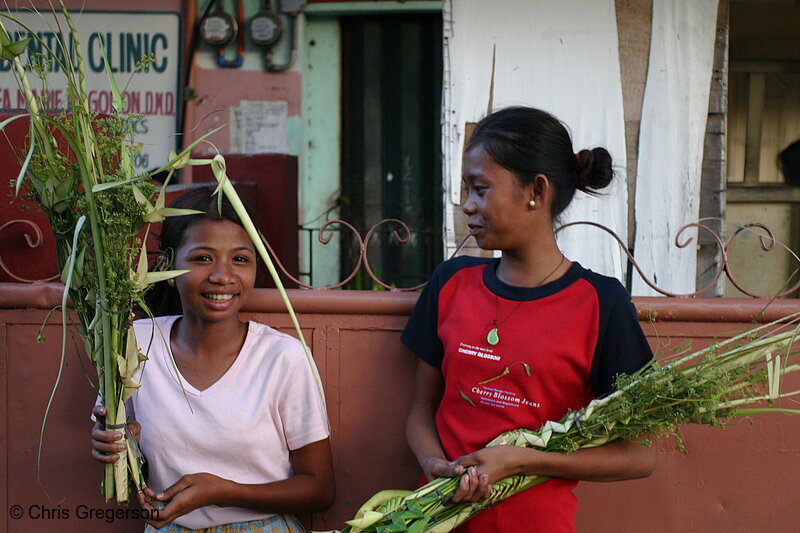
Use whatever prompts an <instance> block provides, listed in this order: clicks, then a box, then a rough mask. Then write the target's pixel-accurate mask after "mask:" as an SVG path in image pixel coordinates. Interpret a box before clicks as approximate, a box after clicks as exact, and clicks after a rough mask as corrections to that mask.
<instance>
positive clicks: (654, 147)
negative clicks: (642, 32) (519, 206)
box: [632, 0, 717, 296]
mask: <svg viewBox="0 0 800 533" xmlns="http://www.w3.org/2000/svg"><path fill="white" fill-rule="evenodd" d="M716 27H717V0H692V1H690V2H687V1H686V0H655V1H654V2H653V29H652V37H651V44H650V63H649V67H648V72H647V83H646V86H645V92H644V102H643V108H642V122H641V127H640V138H639V165H638V169H637V172H636V239H635V241H636V242H635V257H636V260H637V262H638V263H639V265H640V266H641V267H642V269H643V270H644V273H645V275H646V276H647V277H648V278H649V279H650V280H651V281H653V282H654V283H655V284H656V285H657V286H659V287H660V288H662V289H665V290H668V291H670V292H675V293H682V294H687V293H691V292H694V290H695V276H696V273H695V271H696V268H697V248H696V243H697V240H696V239H697V232H696V231H695V230H691V231H688V232H685V233H684V234H683V235H682V239H681V240H686V239H687V238H689V237H692V238H694V239H695V240H694V241H692V244H691V245H690V246H687V247H686V248H678V247H676V246H675V244H674V242H675V237H676V235H677V233H678V231H680V229H681V228H682V227H683V226H685V225H686V224H690V223H692V222H697V220H698V217H699V204H700V174H701V170H702V162H703V142H704V136H705V129H706V120H707V116H708V95H709V89H710V85H711V76H712V69H713V61H714V39H715V34H716ZM632 292H633V294H634V295H636V296H651V295H656V294H657V293H656V292H655V291H653V290H652V289H651V288H650V287H648V286H647V285H646V284H645V283H644V282H643V281H642V280H641V278H640V277H639V276H638V275H637V274H635V275H634V283H633V291H632Z"/></svg>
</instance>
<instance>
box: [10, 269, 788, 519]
mask: <svg viewBox="0 0 800 533" xmlns="http://www.w3.org/2000/svg"><path fill="white" fill-rule="evenodd" d="M290 297H291V298H292V301H293V302H294V306H295V309H296V310H297V312H298V316H299V320H300V323H301V326H302V328H303V332H304V335H305V337H306V339H307V340H308V342H309V344H310V345H311V348H312V350H313V352H314V356H315V360H316V362H317V365H318V367H319V370H320V374H321V377H322V379H323V382H324V386H325V392H326V395H327V401H328V407H329V414H330V420H331V427H332V432H333V433H332V434H333V452H334V466H335V469H336V476H337V486H338V493H337V498H336V502H335V504H334V506H333V508H332V509H331V510H330V511H328V512H326V513H323V514H319V515H314V516H312V517H304V521H305V522H306V523H307V524H309V525H310V526H311V527H312V528H313V529H315V530H329V529H333V528H340V527H342V525H343V522H344V520H347V519H349V518H351V517H352V515H353V514H354V512H355V511H356V509H358V507H359V506H360V505H361V504H362V503H363V502H364V501H365V500H366V499H367V498H368V497H369V496H371V495H372V494H373V493H374V492H376V491H378V490H381V489H386V488H413V487H414V486H415V483H416V482H417V481H418V479H419V475H420V474H419V470H418V467H417V465H416V464H415V461H414V459H413V457H412V455H411V453H410V451H409V450H408V448H407V446H406V444H405V439H404V436H403V424H404V420H405V416H406V412H407V409H408V404H409V400H410V397H411V384H412V379H413V368H414V365H415V358H414V357H413V356H412V355H410V354H409V353H408V352H406V351H405V349H404V348H403V347H402V346H401V344H400V342H399V338H398V337H399V334H400V331H401V330H402V328H403V327H404V325H405V322H406V317H407V314H408V313H409V312H410V310H411V308H412V306H413V304H414V301H415V299H416V297H417V294H416V293H388V292H383V293H374V292H342V291H329V292H319V291H290ZM59 301H60V287H59V286H58V285H55V284H34V285H23V284H10V283H8V284H0V383H2V384H3V385H2V389H0V391H1V392H0V428H1V429H0V531H8V532H9V533H17V532H23V531H26V532H27V531H45V530H53V531H78V530H80V531H85V532H93V531H98V532H99V531H107V530H109V529H113V530H115V531H121V532H127V531H130V532H134V531H141V527H142V524H141V522H138V521H135V520H120V521H117V522H115V523H114V525H113V526H110V525H109V524H108V523H106V522H104V521H103V520H101V519H96V518H95V519H80V518H78V517H77V516H76V515H77V511H78V507H79V506H81V505H83V506H85V507H88V508H104V507H105V506H104V505H103V502H102V501H101V499H100V496H99V494H98V483H99V481H100V476H101V467H100V465H99V464H97V463H95V462H94V460H93V459H92V458H91V457H90V454H89V448H90V447H89V436H88V435H89V430H90V427H91V422H90V420H89V418H88V413H89V411H90V408H91V405H92V404H93V402H94V397H95V395H94V392H93V391H92V390H91V388H90V387H89V385H88V383H87V381H86V378H85V377H84V371H83V370H82V369H81V366H80V365H79V364H78V361H77V360H76V357H75V352H74V350H73V348H72V344H71V343H70V344H69V346H68V350H67V356H66V359H65V367H64V374H63V376H62V378H61V383H60V385H59V387H58V390H57V393H56V396H55V398H54V403H53V409H52V411H51V413H50V416H49V419H48V424H47V426H46V429H45V433H44V443H43V448H42V460H41V468H40V470H39V471H38V472H37V447H38V443H39V432H40V428H41V422H42V416H43V413H44V409H45V406H46V404H47V400H48V397H49V395H50V391H51V390H52V388H53V383H54V382H55V379H56V374H57V372H58V366H59V339H60V331H61V329H60V324H59V321H60V315H59V313H55V314H54V315H53V317H52V320H51V323H50V325H49V326H47V327H46V328H45V334H46V335H47V342H46V343H45V344H44V345H40V344H37V343H36V337H37V333H38V330H39V327H40V325H41V322H42V320H43V318H44V316H45V314H46V310H47V309H49V308H50V307H52V306H53V305H55V304H56V303H57V302H59ZM635 303H636V304H637V306H638V307H639V311H640V317H641V320H642V324H643V327H644V329H645V332H646V334H647V335H648V337H649V339H650V342H651V344H652V345H653V347H654V348H655V350H656V351H657V353H658V354H660V355H662V356H663V355H666V354H668V353H669V352H670V351H671V350H673V349H676V348H679V347H681V346H685V344H684V343H686V342H689V343H691V346H692V347H693V348H700V347H702V346H704V345H706V344H707V343H709V342H711V341H712V340H713V339H714V338H716V337H718V336H724V335H728V334H730V333H732V332H736V331H741V330H743V329H745V328H747V327H748V325H749V324H750V323H751V321H752V320H753V319H754V317H756V316H757V315H759V311H760V310H761V308H762V307H763V306H764V302H762V301H759V300H686V299H664V298H646V299H636V300H635ZM796 311H800V306H798V304H797V303H796V301H788V300H786V301H778V302H775V303H774V304H773V305H771V306H770V307H769V308H768V310H767V313H766V314H763V315H760V316H759V319H760V320H769V319H772V318H775V317H777V316H785V315H787V314H789V313H790V312H796ZM244 314H245V316H247V317H248V318H252V319H255V320H258V321H261V322H264V323H267V324H270V325H272V326H274V327H277V328H279V329H281V330H284V331H287V332H289V333H291V332H292V327H291V324H290V322H289V320H288V317H287V316H286V314H285V312H284V309H283V304H282V303H281V301H280V299H279V297H278V295H277V293H276V291H274V290H268V289H257V290H255V291H254V293H253V295H252V297H251V299H250V300H249V302H248V305H247V307H246V309H245V312H244ZM89 372H90V374H91V373H92V372H93V370H91V369H90V371H89ZM785 386H786V388H787V390H788V389H792V388H794V389H797V388H800V383H798V380H797V379H795V380H790V381H789V382H787V383H786V384H785ZM685 437H686V444H687V448H688V452H687V453H685V454H684V453H680V452H678V451H676V450H675V443H674V442H673V441H671V440H667V441H664V442H660V443H659V444H658V449H659V461H660V465H659V468H658V470H657V472H656V473H655V474H654V475H653V476H652V477H651V478H649V479H645V480H639V481H628V482H622V483H603V484H600V483H582V484H581V485H580V486H579V487H578V489H577V491H578V496H579V499H580V502H581V506H580V510H579V514H578V519H577V523H578V530H579V531H592V532H594V533H606V532H608V533H611V532H618V531H647V532H649V533H675V532H676V531H725V532H728V533H736V532H741V533H744V532H748V533H749V532H752V531H775V532H778V531H780V532H783V531H793V530H795V529H796V517H797V513H798V511H800V504H798V500H797V497H796V491H795V484H796V473H795V471H796V467H797V456H798V445H797V443H798V442H800V420H798V419H796V418H789V417H786V416H774V415H764V416H760V417H757V418H755V419H754V420H753V421H752V423H751V422H750V421H743V422H740V423H738V424H735V425H733V426H731V427H729V428H727V429H726V430H725V431H722V430H720V429H718V428H703V427H690V428H686V430H685ZM15 505H20V506H22V508H23V511H24V512H25V517H24V518H23V519H20V520H14V519H12V518H11V517H10V514H9V513H10V512H11V509H12V507H13V506H15ZM32 506H33V508H32ZM109 508H112V509H113V508H114V506H110V507H109ZM43 509H49V510H50V511H49V512H50V519H49V520H44V519H41V518H40V519H38V520H34V519H32V518H30V515H29V514H28V513H29V511H33V512H39V513H40V514H39V515H36V516H41V510H43ZM122 509H124V508H122ZM64 513H67V514H69V515H70V516H69V517H66V516H64Z"/></svg>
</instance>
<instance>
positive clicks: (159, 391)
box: [132, 316, 329, 529]
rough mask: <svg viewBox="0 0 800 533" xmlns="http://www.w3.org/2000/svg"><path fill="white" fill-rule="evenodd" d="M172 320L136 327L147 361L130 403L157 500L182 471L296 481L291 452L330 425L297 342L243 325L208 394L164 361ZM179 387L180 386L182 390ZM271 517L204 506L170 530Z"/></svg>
mask: <svg viewBox="0 0 800 533" xmlns="http://www.w3.org/2000/svg"><path fill="white" fill-rule="evenodd" d="M177 318H179V317H176V316H168V317H158V318H157V319H156V322H155V324H154V323H153V321H151V320H150V319H145V320H138V321H136V322H135V323H134V331H135V332H136V340H137V344H138V345H139V348H140V349H141V351H142V353H145V354H147V356H148V361H146V362H145V363H143V365H142V368H141V369H140V376H139V378H140V382H141V384H142V386H141V388H140V389H139V390H138V391H137V392H136V394H135V395H134V396H133V398H132V401H133V407H134V410H135V416H136V420H137V421H138V422H140V423H141V425H142V435H141V441H140V445H141V449H142V453H144V455H145V457H146V459H147V462H148V464H149V478H148V484H149V486H150V487H151V488H152V489H153V491H155V492H156V493H158V492H161V491H162V490H164V489H166V488H167V487H169V486H170V485H172V484H174V483H175V482H176V481H178V479H180V477H181V476H183V475H184V474H194V473H198V472H209V473H211V474H215V475H217V476H220V477H222V478H225V479H230V480H233V481H236V482H238V483H244V484H249V483H267V482H271V481H279V480H282V479H286V478H288V477H290V476H291V475H293V470H292V464H291V461H290V457H289V450H296V449H298V448H302V447H303V446H305V445H307V444H310V443H312V442H317V441H320V440H323V439H325V438H327V437H328V435H329V431H328V424H327V419H326V416H325V413H324V411H323V408H322V402H321V400H320V398H319V393H318V392H317V386H316V383H315V378H314V375H313V374H312V371H311V368H310V367H309V364H308V361H307V359H306V356H305V352H304V350H303V347H302V345H301V344H300V342H299V341H297V340H296V339H295V338H293V337H291V336H289V335H286V334H284V333H280V332H278V331H275V330H274V329H272V328H270V327H268V326H265V325H263V324H257V323H255V322H249V328H248V331H247V337H246V339H245V342H244V345H243V346H242V349H241V351H240V352H239V355H238V356H237V357H236V359H235V360H234V362H233V364H232V365H231V366H230V368H228V370H227V371H226V372H225V374H223V375H222V377H221V378H220V379H219V380H218V381H217V382H216V383H214V384H213V385H211V386H210V387H208V388H207V389H205V390H202V391H201V390H197V389H195V388H194V387H192V386H191V385H190V384H189V383H188V382H187V381H186V380H185V379H184V378H183V377H182V376H180V373H179V371H178V370H177V368H176V367H175V365H174V364H173V362H172V359H171V358H170V356H169V350H168V349H167V347H168V346H169V338H170V332H171V330H172V326H173V324H174V323H175V321H176V319H177ZM181 386H182V387H181ZM268 516H271V514H269V513H262V512H257V511H251V510H248V509H243V508H240V507H219V506H216V505H211V506H207V507H202V508H200V509H196V510H194V511H192V512H191V513H189V514H186V515H184V516H181V517H180V518H178V519H177V520H175V523H177V524H179V525H182V526H184V527H188V528H192V529H198V528H204V527H211V526H217V525H222V524H229V523H231V522H243V521H248V520H259V519H261V518H265V517H268Z"/></svg>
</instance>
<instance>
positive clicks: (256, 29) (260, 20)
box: [250, 11, 283, 48]
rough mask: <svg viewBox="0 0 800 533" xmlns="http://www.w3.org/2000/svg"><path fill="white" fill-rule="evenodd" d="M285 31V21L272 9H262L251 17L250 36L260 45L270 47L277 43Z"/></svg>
mask: <svg viewBox="0 0 800 533" xmlns="http://www.w3.org/2000/svg"><path fill="white" fill-rule="evenodd" d="M282 33H283V21H282V20H281V18H280V17H279V16H278V15H276V14H275V13H274V12H272V11H262V12H261V13H257V14H255V15H253V18H251V19H250V38H251V39H252V40H253V42H254V43H255V44H257V45H258V46H263V47H265V48H268V47H270V46H272V45H274V44H275V43H277V42H278V41H279V40H280V38H281V34H282Z"/></svg>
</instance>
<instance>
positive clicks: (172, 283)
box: [167, 279, 175, 287]
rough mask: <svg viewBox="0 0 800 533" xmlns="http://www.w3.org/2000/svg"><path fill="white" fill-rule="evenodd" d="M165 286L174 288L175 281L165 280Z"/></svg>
mask: <svg viewBox="0 0 800 533" xmlns="http://www.w3.org/2000/svg"><path fill="white" fill-rule="evenodd" d="M167 285H169V286H170V287H174V286H175V280H174V279H168V280H167Z"/></svg>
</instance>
